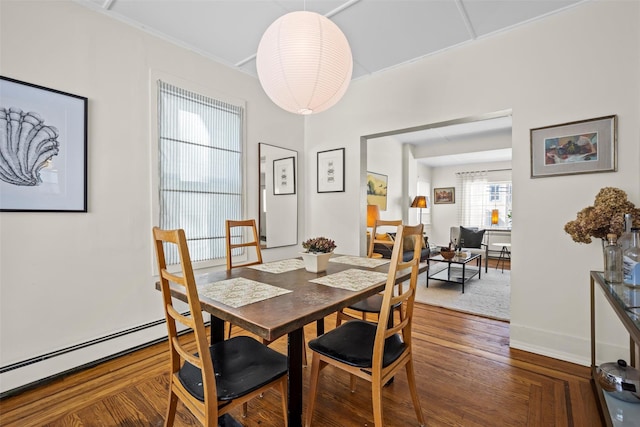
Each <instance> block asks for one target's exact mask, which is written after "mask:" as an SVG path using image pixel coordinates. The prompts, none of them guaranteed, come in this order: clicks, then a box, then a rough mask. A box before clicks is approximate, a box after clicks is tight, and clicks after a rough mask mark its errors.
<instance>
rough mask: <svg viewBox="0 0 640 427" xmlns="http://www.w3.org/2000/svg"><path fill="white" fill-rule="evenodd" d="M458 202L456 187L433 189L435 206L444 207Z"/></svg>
mask: <svg viewBox="0 0 640 427" xmlns="http://www.w3.org/2000/svg"><path fill="white" fill-rule="evenodd" d="M455 202H456V189H455V187H442V188H434V189H433V204H434V205H443V204H451V203H455Z"/></svg>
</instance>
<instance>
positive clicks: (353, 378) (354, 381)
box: [349, 374, 358, 393]
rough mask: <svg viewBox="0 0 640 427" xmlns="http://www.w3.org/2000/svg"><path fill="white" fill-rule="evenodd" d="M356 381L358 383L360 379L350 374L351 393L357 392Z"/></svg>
mask: <svg viewBox="0 0 640 427" xmlns="http://www.w3.org/2000/svg"><path fill="white" fill-rule="evenodd" d="M356 381H358V377H356V376H355V375H353V374H350V378H349V387H350V390H351V393H355V392H356Z"/></svg>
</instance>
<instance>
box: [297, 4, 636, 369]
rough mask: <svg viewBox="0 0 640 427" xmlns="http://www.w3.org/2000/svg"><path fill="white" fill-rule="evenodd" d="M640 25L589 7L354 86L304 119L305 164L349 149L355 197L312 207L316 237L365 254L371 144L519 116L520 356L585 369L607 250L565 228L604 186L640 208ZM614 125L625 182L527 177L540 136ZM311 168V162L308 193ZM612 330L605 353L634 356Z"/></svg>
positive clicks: (628, 8) (515, 325)
mask: <svg viewBox="0 0 640 427" xmlns="http://www.w3.org/2000/svg"><path fill="white" fill-rule="evenodd" d="M639 22H640V3H639V2H629V1H592V2H585V3H581V4H579V5H578V6H576V7H573V8H571V9H567V10H565V11H563V12H562V13H559V14H556V15H553V16H550V17H547V18H545V19H544V20H540V21H534V22H531V23H529V24H527V25H524V26H521V27H518V28H516V29H513V30H511V31H508V32H505V33H501V34H498V35H495V36H492V37H488V38H485V39H482V40H477V41H475V42H473V43H470V44H467V45H464V46H460V47H458V48H455V49H451V50H448V51H446V52H442V53H440V54H437V55H433V56H431V57H428V58H425V59H424V60H422V61H417V62H414V63H412V64H410V65H406V66H403V67H398V68H396V69H393V70H390V71H387V72H385V73H381V74H378V75H374V76H372V77H369V78H367V79H361V80H359V81H356V82H354V83H353V84H352V85H351V87H350V88H349V90H348V91H347V94H346V95H345V97H344V98H343V100H341V102H340V103H338V105H336V106H335V107H333V108H332V109H331V110H328V111H326V112H323V113H320V114H318V115H316V116H311V117H308V118H307V119H306V127H305V133H306V138H305V144H306V146H307V148H306V150H307V152H308V153H314V152H315V151H318V150H322V149H326V148H329V147H328V146H329V145H330V146H331V148H333V147H346V150H347V159H346V170H347V188H346V192H345V193H342V194H340V195H339V196H337V197H332V198H331V197H326V198H322V200H320V198H317V197H311V198H309V199H308V200H307V226H308V233H310V234H316V233H317V231H319V230H327V229H332V227H333V224H336V226H335V228H333V229H334V230H335V231H334V233H335V234H334V235H335V236H340V238H341V239H344V240H345V241H346V245H343V246H346V247H343V249H342V250H344V251H345V252H347V253H357V251H358V242H359V237H360V235H361V234H362V233H364V224H363V219H364V216H363V215H362V210H363V206H364V204H365V203H366V202H365V194H364V191H363V187H362V186H361V183H360V181H359V179H358V174H357V173H356V171H358V170H360V168H367V167H368V166H367V165H366V164H365V165H363V164H361V156H360V137H361V136H362V135H371V134H375V133H379V132H384V131H389V130H395V129H402V128H407V127H411V126H419V125H424V124H429V123H437V122H441V121H445V120H452V119H456V118H461V117H467V116H473V115H477V114H483V113H488V112H494V111H500V110H505V109H512V111H513V191H514V206H513V214H514V218H516V219H517V220H516V221H514V227H513V232H512V243H513V245H514V246H515V247H518V248H519V249H518V257H517V259H514V260H513V262H512V271H511V278H512V295H511V311H512V313H511V345H512V346H514V347H518V348H522V349H529V350H533V351H536V352H539V353H541V354H546V355H550V356H553V357H557V358H560V359H564V360H569V361H575V362H578V363H582V364H585V365H586V364H588V363H589V309H588V307H589V291H588V285H589V270H602V266H603V260H602V251H601V248H600V245H599V244H592V245H579V244H577V243H574V242H573V241H572V240H571V238H570V237H569V236H568V235H567V234H565V233H564V231H563V226H564V224H565V223H566V222H567V221H569V220H572V219H574V218H575V215H576V212H577V211H579V210H580V209H582V208H583V207H585V206H587V205H591V204H593V199H594V197H595V194H596V193H597V192H598V190H599V189H600V188H602V187H604V186H614V187H619V188H621V189H623V190H625V191H626V192H627V194H628V195H629V197H630V199H631V200H632V201H633V202H634V203H635V204H636V205H640V175H639V168H638V164H639V162H640V144H639V143H638V141H640V121H639V120H640V119H639V117H640V79H638V76H639V75H640V25H638V23H639ZM609 114H617V115H618V118H619V127H618V155H619V160H618V172H616V173H597V174H581V175H572V176H561V177H553V178H540V179H531V178H530V159H529V130H530V129H531V128H536V127H541V126H547V125H553V124H559V123H566V122H570V121H574V120H582V119H589V118H594V117H601V116H605V115H609ZM314 161H315V160H314V158H313V157H308V158H307V162H308V168H307V170H308V173H309V180H308V183H307V185H308V189H309V191H311V190H312V185H311V184H312V182H313V181H312V176H313V175H311V174H312V173H313V172H312V165H313V162H314ZM346 223H348V224H349V226H348V227H347V226H344V225H340V224H346ZM435 223H436V220H435V219H434V224H435ZM358 224H359V226H358ZM614 323H615V321H614V320H612V319H609V321H608V322H607V324H606V325H605V326H606V327H607V332H609V333H607V334H606V335H607V337H608V339H607V342H608V343H609V344H610V345H611V346H612V347H615V348H616V349H617V350H618V351H619V352H620V356H621V357H628V355H627V354H626V352H624V351H623V350H622V349H621V348H622V347H623V346H625V344H626V343H627V342H628V338H626V336H625V334H624V333H622V332H621V331H622V328H620V327H617V326H616V325H615V324H614ZM603 335H604V334H601V335H600V336H601V337H602V336H603ZM614 360H615V359H614Z"/></svg>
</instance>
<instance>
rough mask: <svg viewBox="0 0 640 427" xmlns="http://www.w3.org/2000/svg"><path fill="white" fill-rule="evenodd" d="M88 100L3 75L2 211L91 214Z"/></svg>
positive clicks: (0, 102)
mask: <svg viewBox="0 0 640 427" xmlns="http://www.w3.org/2000/svg"><path fill="white" fill-rule="evenodd" d="M87 121H88V100H87V98H86V97H83V96H79V95H74V94H71V93H67V92H62V91H59V90H56V89H50V88H47V87H44V86H38V85H35V84H32V83H27V82H23V81H20V80H16V79H12V78H9V77H5V76H0V128H1V129H0V151H2V155H0V211H2V212H87Z"/></svg>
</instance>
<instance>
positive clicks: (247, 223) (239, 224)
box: [225, 219, 307, 366]
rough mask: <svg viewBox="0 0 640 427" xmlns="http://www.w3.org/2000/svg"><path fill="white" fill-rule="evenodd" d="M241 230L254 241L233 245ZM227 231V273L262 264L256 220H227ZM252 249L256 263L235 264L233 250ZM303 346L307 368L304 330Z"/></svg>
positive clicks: (266, 342)
mask: <svg viewBox="0 0 640 427" xmlns="http://www.w3.org/2000/svg"><path fill="white" fill-rule="evenodd" d="M236 228H237V229H239V230H242V231H241V232H240V236H244V235H245V234H251V233H252V234H253V240H251V241H248V242H244V241H241V242H239V243H238V242H236V243H233V242H232V240H233V233H234V229H236ZM247 228H249V229H251V230H250V231H251V233H249V231H247ZM225 229H226V240H227V271H231V270H232V269H234V268H238V267H248V266H251V265H258V264H262V253H261V252H260V240H259V239H258V231H257V228H256V221H255V220H254V219H246V220H230V219H228V220H226V221H225ZM250 247H255V250H256V260H254V261H248V262H245V263H240V264H239V263H235V264H234V263H233V254H232V251H233V249H236V248H250ZM232 327H233V325H231V324H229V335H228V337H229V338H231V329H232ZM302 336H303V341H302V343H303V346H304V350H303V352H302V361H303V363H304V365H305V366H307V351H306V343H305V340H304V330H303V335H302ZM263 344H267V345H268V344H271V341H267V340H263Z"/></svg>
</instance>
